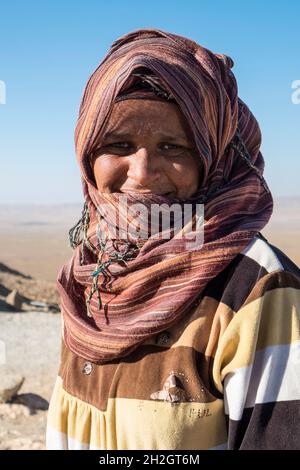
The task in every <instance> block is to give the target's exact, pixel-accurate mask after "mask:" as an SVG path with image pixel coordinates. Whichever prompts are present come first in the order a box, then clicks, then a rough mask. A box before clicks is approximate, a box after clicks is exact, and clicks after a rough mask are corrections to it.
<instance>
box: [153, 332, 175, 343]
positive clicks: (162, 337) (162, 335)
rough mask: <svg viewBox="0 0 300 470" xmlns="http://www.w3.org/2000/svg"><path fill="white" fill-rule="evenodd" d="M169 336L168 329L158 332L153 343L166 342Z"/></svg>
mask: <svg viewBox="0 0 300 470" xmlns="http://www.w3.org/2000/svg"><path fill="white" fill-rule="evenodd" d="M170 338H171V335H170V333H169V331H167V330H166V331H162V332H161V333H159V334H158V335H157V336H156V339H155V343H156V344H161V345H163V344H167V343H168V341H169V340H170Z"/></svg>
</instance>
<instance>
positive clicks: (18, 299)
mask: <svg viewBox="0 0 300 470" xmlns="http://www.w3.org/2000/svg"><path fill="white" fill-rule="evenodd" d="M5 301H6V303H7V304H8V305H11V306H12V307H13V308H14V309H15V310H18V311H19V310H22V303H23V299H22V296H21V295H20V294H19V292H18V291H17V289H14V290H13V291H11V292H10V293H9V294H8V296H7V297H6V299H5Z"/></svg>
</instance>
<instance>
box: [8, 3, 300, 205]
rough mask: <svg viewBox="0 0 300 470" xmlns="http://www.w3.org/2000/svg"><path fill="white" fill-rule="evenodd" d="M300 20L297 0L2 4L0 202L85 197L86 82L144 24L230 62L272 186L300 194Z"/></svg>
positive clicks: (277, 193) (275, 191)
mask: <svg viewBox="0 0 300 470" xmlns="http://www.w3.org/2000/svg"><path fill="white" fill-rule="evenodd" d="M299 18H300V3H299V2H298V0H295V1H293V0H289V1H274V2H261V1H257V0H254V1H252V2H240V1H234V0H233V1H231V0H228V1H225V0H224V1H218V0H216V1H214V2H211V1H201V0H200V1H193V0H185V1H184V0H177V1H176V0H173V1H170V0H164V1H162V0H159V1H158V0H151V2H145V3H142V2H141V1H135V0H132V1H130V0H127V1H125V0H124V1H120V0H115V1H113V0H111V1H110V2H104V1H100V0H99V1H95V0H85V1H81V2H79V1H76V0H74V1H67V0H65V1H62V0H61V1H58V0H52V1H50V0H49V1H46V0H45V1H42V2H41V1H40V2H38V1H25V0H23V1H21V0H11V1H8V0H7V1H6V3H5V4H4V3H3V2H2V4H1V7H0V80H1V81H3V82H4V83H5V86H6V104H0V159H1V172H0V178H1V184H0V203H60V202H61V203H68V202H80V201H82V191H81V183H80V176H79V170H78V167H77V162H76V158H75V152H74V143H73V142H74V141H73V133H74V127H75V122H76V119H77V113H78V108H79V103H80V100H81V96H82V93H83V88H84V85H85V83H86V81H87V79H88V77H89V75H90V74H91V73H92V71H93V70H94V69H95V68H96V66H97V64H98V63H99V62H100V61H101V60H102V58H103V57H104V55H105V54H106V52H107V50H108V48H109V46H110V45H111V43H112V42H113V41H114V40H115V39H116V38H117V37H119V36H121V35H122V34H125V33H127V32H129V31H132V30H135V29H138V28H143V27H155V28H159V29H163V30H165V31H170V32H174V33H178V34H181V35H184V36H187V37H190V38H191V39H194V40H195V41H197V42H198V43H200V44H201V45H203V46H205V47H207V48H209V49H211V50H212V51H213V52H219V53H225V54H228V55H230V56H231V57H232V58H233V60H234V62H235V66H234V68H233V72H234V74H235V76H236V78H237V81H238V85H239V96H240V97H241V98H242V99H243V100H244V101H245V102H246V103H247V104H248V106H249V107H250V109H251V110H252V112H253V113H254V115H255V116H256V118H257V119H258V121H259V123H260V126H261V130H262V134H263V144H262V152H263V155H264V158H265V162H266V169H265V176H266V179H267V181H268V183H269V185H270V187H271V190H272V192H273V194H274V196H275V197H276V196H300V181H299V175H300V151H299V148H300V104H293V102H292V99H291V97H292V93H293V91H294V90H292V82H293V81H295V80H300V50H299V49H300V27H299ZM299 96H300V94H299ZM0 101H1V97H0Z"/></svg>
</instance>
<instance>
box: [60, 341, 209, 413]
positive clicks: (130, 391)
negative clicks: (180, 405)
mask: <svg viewBox="0 0 300 470" xmlns="http://www.w3.org/2000/svg"><path fill="white" fill-rule="evenodd" d="M201 361H202V366H201V367H200V370H201V372H202V373H203V372H204V373H203V377H205V379H206V381H207V380H208V379H207V377H208V376H209V373H208V370H206V368H207V367H208V366H209V364H210V361H209V358H205V356H203V355H201V354H200V353H197V352H196V351H195V350H193V349H192V348H188V347H179V348H170V349H165V348H161V347H158V346H150V345H146V346H141V347H139V348H138V349H137V350H135V351H134V352H133V353H132V354H131V355H130V356H128V357H126V358H124V359H123V360H121V361H120V362H119V363H118V362H114V363H107V364H101V365H96V364H93V369H92V372H91V373H90V374H89V375H85V374H84V373H83V372H82V369H83V366H84V364H86V361H85V360H84V359H82V358H79V357H78V356H75V355H74V354H73V353H72V352H71V351H70V350H69V349H68V348H67V347H66V346H64V351H63V363H62V366H61V368H60V371H59V375H60V376H61V377H62V379H63V388H64V389H65V390H66V391H67V392H68V393H70V394H71V395H73V396H76V397H77V398H79V399H80V400H83V401H85V402H87V403H89V404H91V405H93V406H95V407H96V408H98V409H100V410H103V411H104V410H106V409H107V402H108V399H109V398H131V399H137V400H151V399H152V398H151V394H154V393H157V392H161V391H163V390H164V389H165V387H166V381H167V379H168V377H169V376H170V375H171V374H172V373H175V375H176V386H175V387H172V388H170V393H173V394H176V395H177V396H179V397H180V400H179V401H181V402H189V401H195V402H200V403H209V402H212V401H214V400H215V399H216V398H215V397H214V396H213V395H212V394H211V393H210V392H209V390H208V389H207V388H206V386H205V384H204V380H201V378H200V377H199V374H198V373H197V370H198V368H197V363H198V364H199V363H200V362H201Z"/></svg>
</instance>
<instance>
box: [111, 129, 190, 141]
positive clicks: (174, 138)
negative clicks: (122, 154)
mask: <svg viewBox="0 0 300 470" xmlns="http://www.w3.org/2000/svg"><path fill="white" fill-rule="evenodd" d="M132 137H133V135H132V134H130V133H122V132H116V131H111V132H107V133H106V134H104V136H103V140H106V139H110V138H114V139H132ZM160 137H161V138H163V139H166V140H168V141H170V142H176V141H178V140H182V141H184V142H186V140H187V139H186V137H185V136H183V135H175V136H174V135H168V134H160Z"/></svg>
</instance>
